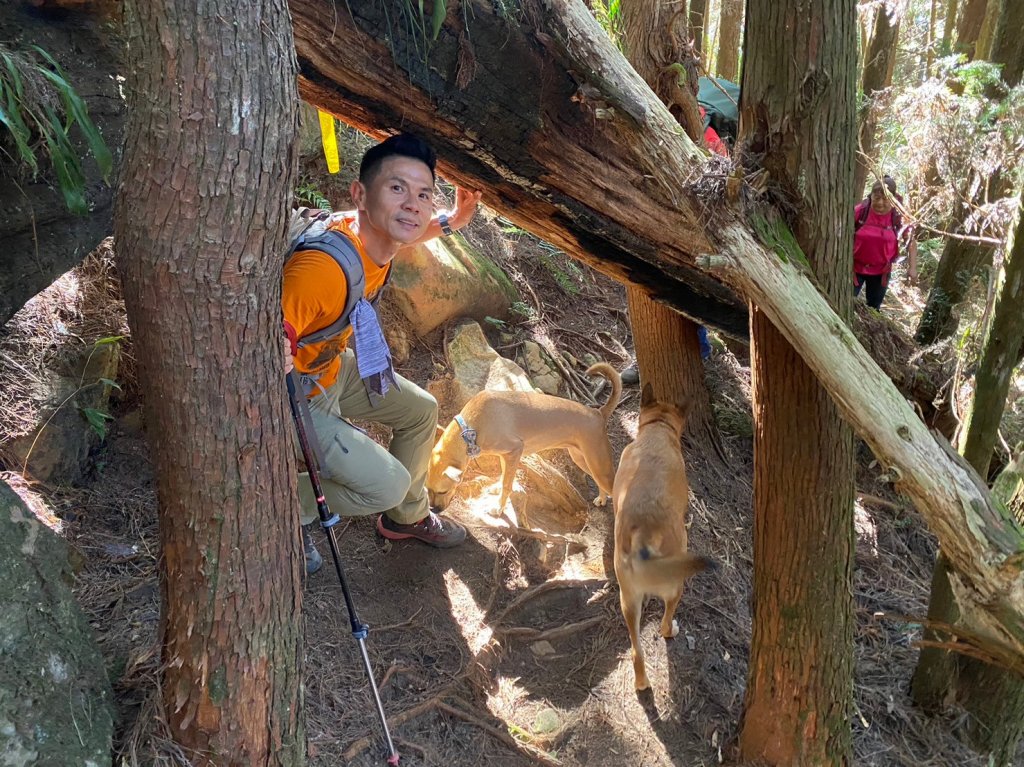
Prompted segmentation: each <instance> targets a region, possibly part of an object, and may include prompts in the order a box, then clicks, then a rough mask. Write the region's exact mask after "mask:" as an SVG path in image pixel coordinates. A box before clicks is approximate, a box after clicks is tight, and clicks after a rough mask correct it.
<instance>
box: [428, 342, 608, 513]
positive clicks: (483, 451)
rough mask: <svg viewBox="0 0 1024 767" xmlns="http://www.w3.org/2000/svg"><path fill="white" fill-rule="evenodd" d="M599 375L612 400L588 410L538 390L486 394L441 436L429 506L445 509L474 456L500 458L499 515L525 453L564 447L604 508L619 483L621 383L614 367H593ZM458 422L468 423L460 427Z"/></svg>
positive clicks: (430, 476) (434, 454) (431, 470)
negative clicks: (616, 447) (616, 453)
mask: <svg viewBox="0 0 1024 767" xmlns="http://www.w3.org/2000/svg"><path fill="white" fill-rule="evenodd" d="M595 373H596V374H600V375H602V376H604V377H605V378H607V379H608V382H609V383H611V385H612V393H611V396H610V397H609V398H608V401H607V402H606V403H605V404H604V405H603V406H602V407H601V408H600V409H595V408H590V407H587V406H586V405H581V404H580V403H578V402H573V401H572V400H568V399H562V398H561V397H553V396H551V395H549V394H541V393H539V392H523V391H482V392H480V393H478V394H476V395H475V396H474V397H473V398H472V399H470V401H469V402H467V403H466V405H465V407H463V408H462V412H461V413H459V415H458V416H456V418H455V419H454V420H452V422H451V423H449V424H448V426H447V428H445V429H444V431H443V433H442V434H441V438H440V439H439V440H438V441H437V444H436V445H434V450H433V452H432V453H431V456H430V465H429V467H428V469H427V483H426V484H427V491H428V492H429V493H430V502H431V504H432V505H434V506H437V507H438V508H442V509H443V508H444V507H445V506H447V505H448V502H449V501H450V500H451V496H452V493H453V492H454V491H455V488H456V486H457V485H458V484H459V480H460V479H461V478H462V473H463V472H464V471H465V469H466V466H467V464H468V463H469V459H470V458H471V457H472V456H471V455H470V453H473V455H497V456H498V457H499V458H500V459H501V500H500V502H499V506H498V513H499V514H501V513H502V511H503V510H504V509H505V503H506V502H507V501H508V498H509V495H510V494H511V493H512V482H513V480H515V476H516V468H517V467H518V466H519V460H520V459H521V458H522V457H523V456H524V455H530V454H531V453H536V452H538V451H540V450H548V449H551V448H556V447H564V448H566V449H567V450H568V451H569V455H570V456H571V457H572V460H573V462H574V463H575V464H576V465H577V466H579V467H580V468H581V469H582V470H583V471H585V472H586V473H587V474H589V475H590V476H591V477H592V478H593V480H594V482H596V483H597V487H598V494H597V497H596V498H595V499H594V505H595V506H604V505H605V503H607V501H608V499H609V498H610V497H611V493H612V484H613V482H614V481H615V459H614V457H613V455H612V446H611V443H610V442H609V441H608V417H609V416H610V415H611V413H612V411H613V410H614V409H615V406H616V405H618V404H619V397H620V396H621V395H622V381H621V380H619V374H618V373H617V372H616V371H615V368H613V367H612V366H611V365H608V364H607V363H604V362H599V363H597V364H596V365H591V366H590V368H589V369H588V370H587V375H594V374H595ZM459 419H461V420H462V422H463V423H464V424H465V426H462V425H460V424H459Z"/></svg>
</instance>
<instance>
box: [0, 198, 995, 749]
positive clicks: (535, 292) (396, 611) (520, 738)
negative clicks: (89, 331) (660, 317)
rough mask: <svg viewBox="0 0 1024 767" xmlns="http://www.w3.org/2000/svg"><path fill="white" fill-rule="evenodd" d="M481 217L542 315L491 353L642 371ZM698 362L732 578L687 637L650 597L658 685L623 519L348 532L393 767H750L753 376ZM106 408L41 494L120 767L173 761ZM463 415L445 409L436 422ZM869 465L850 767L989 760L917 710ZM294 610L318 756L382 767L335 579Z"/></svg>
mask: <svg viewBox="0 0 1024 767" xmlns="http://www.w3.org/2000/svg"><path fill="white" fill-rule="evenodd" d="M479 218H481V220H480V221H479V222H477V223H474V225H473V227H472V228H471V238H473V239H475V240H476V242H477V243H478V244H479V245H481V246H482V247H484V248H485V249H487V250H489V251H490V254H491V255H492V257H494V258H495V259H496V260H497V261H499V262H500V263H501V264H502V265H503V266H504V267H505V268H506V269H508V270H509V271H510V273H511V274H512V276H513V279H514V280H515V282H516V283H517V284H518V285H520V287H521V288H522V289H523V295H524V296H525V297H528V298H524V302H526V303H528V304H530V305H531V308H530V310H529V311H525V312H524V314H523V315H522V317H521V319H522V321H521V322H518V323H509V324H508V325H505V326H503V327H498V326H488V327H487V328H486V330H487V332H488V333H489V334H490V335H492V338H491V341H492V344H493V345H494V346H495V347H496V348H503V349H505V352H504V353H506V354H509V355H510V356H511V355H512V354H513V353H514V352H513V351H511V350H512V349H514V348H515V347H517V346H518V344H519V343H520V342H521V341H523V340H526V339H529V338H536V337H539V336H544V335H546V336H547V338H548V339H550V340H551V341H553V342H554V343H555V344H556V345H557V346H558V347H559V348H561V349H562V350H564V351H568V352H570V353H571V354H573V355H574V356H575V357H576V358H577V359H581V358H582V357H583V355H584V354H585V353H587V352H590V353H593V354H595V355H597V356H598V357H599V358H602V359H607V360H608V361H610V362H612V363H613V364H614V365H615V366H616V367H618V368H621V367H623V366H625V365H626V364H628V363H629V361H630V360H629V354H630V352H631V349H632V339H631V338H630V334H629V326H628V322H627V317H626V314H625V311H624V310H625V297H624V292H623V289H622V287H621V286H620V285H618V284H616V283H614V282H612V281H611V280H609V279H606V278H605V277H603V276H601V275H599V274H596V273H594V272H591V271H589V270H588V269H586V268H585V267H582V266H579V265H577V264H575V263H574V262H571V261H570V260H568V259H567V258H565V257H564V256H562V255H561V254H558V253H556V252H552V251H551V250H550V249H549V248H546V247H545V246H543V245H542V244H540V243H538V242H536V241H534V240H533V239H532V238H530V237H528V236H525V235H523V234H522V233H520V232H517V231H515V230H513V229H511V228H510V227H508V226H505V227H504V229H502V227H501V220H500V219H494V220H491V217H490V216H483V217H479ZM527 285H528V286H529V288H528V289H527V288H526V287H525V286H527ZM920 304H921V294H920V293H919V292H918V289H917V288H914V287H908V286H903V285H901V284H899V283H897V284H896V285H894V287H893V291H892V293H891V295H890V297H889V298H888V299H887V301H886V304H885V308H884V311H885V313H887V314H889V315H892V316H893V317H894V318H895V319H897V321H901V322H905V323H907V324H908V325H909V324H910V323H911V322H912V321H913V318H914V316H915V314H916V313H917V312H919V310H920ZM485 324H486V323H485ZM510 336H511V340H510ZM705 364H706V373H707V375H706V378H707V382H708V385H709V387H710V390H711V397H712V401H713V402H714V410H715V419H716V423H717V424H718V427H719V429H720V430H721V434H722V443H723V446H724V454H725V456H726V457H727V459H728V460H723V459H722V458H721V457H719V456H718V455H717V454H716V453H715V452H714V451H704V450H701V449H699V447H696V446H693V445H688V446H687V449H686V459H687V463H688V473H689V480H690V487H691V503H690V516H689V521H690V533H689V535H690V548H691V550H694V551H697V552H700V553H703V554H706V555H708V556H711V557H714V558H715V559H716V560H718V562H719V563H720V564H721V568H720V570H719V571H718V572H717V573H704V574H701V575H699V576H697V577H695V578H694V579H693V580H692V581H691V582H690V584H689V585H688V587H687V590H686V593H685V595H684V598H683V601H682V603H681V606H680V608H679V612H678V618H679V622H680V626H681V631H680V634H679V636H678V637H677V638H676V639H674V640H670V641H665V640H663V639H661V638H660V637H659V636H658V630H657V629H658V625H657V624H658V620H657V619H658V616H659V615H660V610H661V607H660V603H655V602H654V601H652V602H650V603H649V604H648V607H647V609H646V611H645V613H644V621H643V630H642V638H643V642H644V645H645V649H646V657H647V664H648V673H649V675H650V678H651V682H652V686H653V691H651V692H648V693H646V694H644V695H641V696H638V695H637V694H636V693H635V692H634V689H633V671H632V667H631V663H630V660H629V641H628V639H627V636H626V631H625V629H624V626H623V623H622V618H621V614H620V612H619V606H618V596H617V593H616V592H617V589H616V586H615V584H614V578H613V577H612V571H611V564H610V540H611V531H612V518H611V512H610V509H607V508H594V507H592V506H588V507H587V509H586V511H585V512H584V513H585V514H586V524H585V525H584V526H583V528H582V530H580V531H579V536H580V538H581V540H582V542H583V545H573V546H567V545H565V544H557V543H550V542H543V541H540V540H536V539H533V538H529V537H523V536H520V535H516V534H509V533H508V532H507V531H502V530H497V529H495V528H494V527H492V526H491V525H488V524H486V522H485V520H486V519H487V516H488V509H487V508H486V507H487V506H488V504H493V503H494V500H495V499H494V497H493V496H488V495H486V494H485V495H484V497H483V498H482V500H481V499H478V500H477V501H476V502H467V501H465V500H456V501H455V502H454V503H453V504H452V505H451V506H450V507H449V509H448V510H447V512H446V513H448V514H450V515H451V516H453V517H454V518H456V519H458V520H459V521H461V522H463V523H464V524H466V525H467V526H468V528H469V530H470V535H469V538H468V540H467V541H466V543H465V544H464V545H462V546H460V547H459V548H456V549H452V550H446V551H439V550H434V549H430V548H428V547H425V546H422V545H419V544H416V543H408V542H402V543H397V544H395V543H390V542H386V541H384V540H382V539H381V538H379V537H378V536H377V535H376V534H375V531H374V520H373V518H356V519H351V520H346V521H345V523H344V524H343V525H342V526H341V528H340V529H341V533H340V537H339V539H340V542H341V550H342V556H343V559H344V565H345V568H346V572H347V575H348V577H349V579H350V582H351V589H352V593H353V595H354V598H355V600H356V604H357V606H358V608H359V611H360V614H361V617H362V618H363V619H364V620H365V621H366V622H367V623H368V624H369V625H370V626H371V631H370V635H369V639H368V643H367V644H368V650H369V655H370V658H371V660H372V663H373V665H374V670H375V674H376V677H377V680H378V682H379V686H380V690H381V697H382V700H383V704H384V707H385V710H386V711H387V713H388V715H389V717H390V718H391V720H392V721H393V722H394V724H393V726H392V732H393V734H394V736H395V738H396V742H397V744H398V747H399V750H400V751H401V752H402V755H403V758H402V764H403V765H445V767H469V766H470V765H473V766H474V767H475V766H476V765H480V764H489V765H494V766H495V767H497V766H502V767H504V766H505V765H508V766H509V767H511V766H512V765H527V764H537V763H539V764H563V765H642V766H644V767H647V766H651V767H653V766H655V765H659V766H660V765H677V766H678V767H697V766H698V765H717V764H735V763H736V761H735V745H736V739H737V737H738V733H739V728H740V717H741V714H742V704H743V694H744V686H745V681H746V674H747V659H748V651H749V647H750V638H751V608H750V604H751V584H752V577H753V574H752V566H753V563H752V535H751V531H752V510H751V498H752V468H753V458H752V444H753V441H752V417H751V408H750V397H749V395H750V371H749V369H748V367H747V366H746V365H745V364H744V363H743V362H742V361H741V360H740V359H738V358H737V357H736V356H734V355H733V354H732V353H731V352H730V351H729V350H728V349H726V348H725V347H724V345H723V344H721V343H717V342H716V343H715V350H714V353H713V354H712V356H711V357H710V359H708V360H707V361H706V363H705ZM400 372H401V373H402V374H403V375H404V376H406V377H407V378H409V379H411V380H413V381H417V382H420V383H421V384H426V383H427V382H428V381H430V380H435V379H438V378H440V377H444V376H445V375H446V374H447V373H448V372H449V371H448V370H447V362H446V361H445V355H444V350H443V330H439V331H437V332H435V334H434V335H433V336H430V337H427V338H426V339H423V340H422V342H419V343H417V344H416V345H415V348H414V349H413V352H412V354H411V356H410V358H409V359H408V360H407V361H406V362H405V363H404V364H403V365H401V366H400ZM638 399H639V396H638V393H637V390H636V389H626V390H625V394H624V397H623V400H622V402H621V404H620V405H619V406H618V408H617V409H616V411H615V412H614V414H613V417H612V418H611V422H610V436H611V440H612V444H613V447H614V449H615V452H616V455H618V454H619V453H621V450H622V449H623V447H624V446H625V445H626V444H627V443H628V442H629V440H630V439H632V437H633V436H634V435H635V431H636V421H637V409H638ZM116 415H117V416H118V417H117V419H116V421H115V422H114V423H113V425H112V428H111V429H110V432H109V434H108V437H107V439H106V441H105V443H104V444H103V446H102V447H101V448H100V449H99V451H97V453H96V454H95V455H94V457H93V461H92V467H91V470H90V472H89V474H88V476H87V478H86V480H85V481H83V482H82V483H81V484H80V485H79V486H77V487H74V488H63V489H51V490H49V491H47V492H46V493H45V495H46V501H47V503H48V505H49V506H50V507H51V509H52V510H53V512H54V513H55V515H56V516H57V517H59V518H60V519H61V520H62V524H63V529H64V534H65V535H66V537H68V539H69V540H70V541H71V543H72V544H73V546H74V549H75V550H76V551H77V552H78V555H79V556H78V559H79V560H80V569H79V572H78V576H77V578H78V580H77V595H78V597H79V599H80V601H81V604H82V606H83V607H84V609H85V611H86V613H87V615H88V617H89V619H90V621H91V622H92V625H93V626H94V628H95V629H96V632H97V636H98V638H99V641H100V645H101V648H102V650H103V653H104V655H105V657H106V659H107V662H108V668H109V671H110V677H111V680H112V682H113V683H114V685H115V691H116V696H117V700H118V706H119V730H118V733H117V744H116V745H117V748H118V753H119V757H118V762H117V763H118V764H125V765H148V764H180V763H181V762H179V761H177V760H176V759H175V756H174V751H173V746H172V745H171V744H170V743H169V741H167V740H166V738H165V733H166V730H165V725H164V724H163V721H162V717H161V715H160V710H159V706H158V705H157V700H158V695H157V688H156V685H157V679H158V669H159V658H158V654H159V641H158V627H159V609H160V599H159V584H158V578H157V566H158V535H157V518H156V508H157V503H156V496H155V484H154V478H153V469H152V465H151V463H150V455H149V451H148V449H147V445H146V440H145V433H144V426H143V424H142V419H141V416H140V411H139V410H138V407H137V400H136V398H135V397H134V396H127V397H126V398H125V399H124V401H122V402H121V403H120V405H119V410H118V412H117V413H116ZM452 415H453V414H452V413H449V412H442V413H441V420H442V423H443V422H445V421H446V419H448V418H450V417H451V416H452ZM858 452H859V461H858V471H857V489H858V491H859V492H860V493H862V494H864V495H863V497H862V499H861V500H859V501H858V503H857V508H856V528H857V545H856V565H855V572H854V592H853V593H854V599H855V610H856V626H855V641H856V644H855V651H854V653H855V662H856V667H855V674H856V676H855V706H854V709H853V712H852V716H851V726H852V728H853V736H854V749H855V759H854V763H855V764H857V765H878V766H879V767H889V766H890V765H915V766H923V765H936V766H938V765H949V766H950V767H952V766H953V765H957V766H958V767H960V766H963V765H978V766H979V767H980V766H981V765H984V764H985V763H986V761H985V759H983V758H981V757H979V756H977V755H974V754H972V753H971V752H970V751H969V750H968V749H967V748H966V747H965V746H964V745H962V743H961V741H960V740H959V735H960V734H961V731H962V729H963V726H964V721H963V716H962V715H958V714H957V713H955V712H952V713H949V714H947V715H944V716H942V717H939V718H932V719H929V718H926V717H924V716H923V715H922V714H921V713H919V712H918V711H917V710H916V709H915V708H914V707H913V705H912V704H911V701H910V699H909V695H908V687H909V680H910V677H911V674H912V672H913V669H914V665H915V662H916V659H917V655H918V650H917V649H916V648H915V646H914V643H915V642H916V641H917V640H918V639H920V637H921V633H920V627H919V626H918V625H917V624H915V623H913V622H908V620H907V618H906V616H914V617H918V618H920V617H923V616H924V615H925V612H926V608H927V600H928V593H929V584H930V578H931V571H932V562H933V558H934V555H935V540H934V538H933V536H932V535H931V534H930V533H929V532H928V531H927V529H926V527H925V525H924V523H923V520H922V518H921V517H920V515H919V514H918V513H917V512H916V511H915V510H914V508H913V507H912V505H911V504H910V503H909V502H908V501H907V500H906V499H904V498H902V497H900V496H898V495H897V494H895V493H894V492H893V490H892V487H891V485H889V484H887V483H885V482H883V481H882V480H881V479H880V478H879V475H880V473H881V470H880V469H879V468H877V466H875V467H872V466H871V455H870V452H869V451H868V450H867V448H866V447H864V446H863V445H861V447H860V449H859V451H858ZM551 459H552V460H553V461H554V462H555V463H556V464H557V465H558V466H559V468H562V469H563V470H564V471H565V473H566V475H567V476H568V477H569V478H570V479H571V480H572V481H573V482H574V484H575V485H576V487H577V489H578V490H579V491H580V493H581V494H582V495H583V497H584V498H590V497H593V494H594V490H595V488H593V486H592V485H590V486H588V484H589V480H588V479H587V478H586V477H585V475H583V474H581V473H580V472H579V471H578V470H576V469H575V468H574V467H572V465H571V464H570V463H569V462H568V460H567V459H565V458H564V457H560V456H559V455H558V454H557V451H556V452H555V453H554V454H553V455H552V456H551ZM6 476H7V477H8V478H10V475H6ZM317 535H318V536H319V535H320V534H319V532H318V533H317ZM320 540H321V550H322V551H323V552H324V554H325V556H326V555H327V548H326V545H325V544H324V542H323V541H322V539H320ZM303 618H304V621H305V638H306V653H305V659H304V663H305V701H306V728H307V737H308V743H309V764H310V765H315V766H317V767H328V766H331V767H333V766H334V765H341V764H351V765H377V764H381V763H383V756H384V751H383V747H382V741H381V738H380V736H379V729H378V725H377V719H376V713H375V708H374V705H373V702H372V698H371V695H370V690H369V688H368V685H367V683H366V679H365V676H364V672H363V669H362V665H361V659H360V656H359V651H358V647H357V644H356V642H355V641H354V640H353V638H352V636H351V632H350V629H349V624H348V619H347V616H346V613H345V609H344V603H343V600H342V595H341V590H340V588H339V585H338V582H337V580H336V577H335V574H334V572H333V570H332V568H331V567H330V565H329V563H328V566H326V567H324V568H323V570H321V572H319V573H317V574H316V575H314V576H312V577H311V578H310V579H308V582H307V583H306V587H305V597H304V606H303Z"/></svg>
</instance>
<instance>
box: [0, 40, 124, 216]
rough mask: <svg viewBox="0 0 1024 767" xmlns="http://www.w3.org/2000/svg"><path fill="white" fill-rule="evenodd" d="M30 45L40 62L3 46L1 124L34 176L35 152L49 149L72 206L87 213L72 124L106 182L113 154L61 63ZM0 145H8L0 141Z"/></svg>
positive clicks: (17, 156)
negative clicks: (72, 134)
mask: <svg viewBox="0 0 1024 767" xmlns="http://www.w3.org/2000/svg"><path fill="white" fill-rule="evenodd" d="M32 50H33V51H34V52H35V54H36V55H37V56H38V57H39V58H41V59H42V63H40V62H39V61H37V60H34V59H33V58H30V57H29V56H26V55H23V54H18V53H14V52H13V51H10V50H8V49H6V48H4V47H3V46H0V62H2V66H0V125H2V126H3V127H4V128H5V129H6V132H7V135H8V136H9V137H10V139H11V141H12V142H13V145H14V146H13V149H14V153H15V154H14V155H13V156H12V155H11V153H10V152H9V151H8V152H7V154H8V156H9V157H12V159H13V160H15V162H20V163H22V164H24V165H26V166H27V167H28V169H29V170H30V171H31V172H32V174H33V176H34V175H36V174H38V172H39V158H38V156H37V153H38V152H40V151H43V152H45V154H46V156H47V157H48V158H49V160H50V164H51V166H52V167H53V170H54V173H55V174H56V176H57V184H58V186H60V190H61V193H62V194H63V195H64V203H65V204H66V205H67V207H68V209H69V210H70V211H71V212H72V213H77V214H84V213H88V211H89V203H88V200H87V199H86V196H85V173H84V172H83V170H82V162H81V159H80V158H79V156H78V151H77V150H76V149H75V147H74V146H73V145H72V143H71V129H72V128H74V127H76V126H77V129H78V132H79V133H81V135H82V136H83V137H84V138H85V141H86V145H87V146H88V150H89V152H90V153H91V154H92V156H93V158H94V159H95V160H96V164H97V165H98V166H99V169H100V172H101V173H102V175H103V179H104V181H106V182H107V183H109V182H110V174H111V172H112V171H113V167H114V160H113V157H112V156H111V154H110V150H109V149H108V148H107V145H106V143H105V142H104V141H103V137H102V136H101V135H100V132H99V130H98V129H97V128H96V125H95V124H94V123H93V122H92V120H91V119H90V118H89V110H88V108H87V107H86V105H85V102H84V101H82V98H81V97H80V96H79V95H78V93H77V92H76V91H75V89H74V88H73V87H72V86H71V84H70V83H69V82H68V79H67V76H66V75H65V74H64V71H63V70H62V69H61V68H60V65H59V64H57V62H56V60H54V58H53V57H52V56H51V55H50V54H48V53H47V52H46V51H44V50H43V49H42V48H40V47H38V46H32ZM0 138H2V135H0ZM0 150H3V151H6V149H5V148H4V146H3V144H2V143H0Z"/></svg>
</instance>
